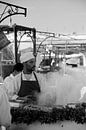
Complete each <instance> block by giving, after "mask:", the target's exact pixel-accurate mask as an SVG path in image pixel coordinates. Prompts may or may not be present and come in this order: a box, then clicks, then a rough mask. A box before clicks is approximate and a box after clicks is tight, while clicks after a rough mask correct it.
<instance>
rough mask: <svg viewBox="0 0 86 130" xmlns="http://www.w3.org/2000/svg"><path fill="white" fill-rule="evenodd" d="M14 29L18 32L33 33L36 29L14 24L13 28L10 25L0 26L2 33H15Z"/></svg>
mask: <svg viewBox="0 0 86 130" xmlns="http://www.w3.org/2000/svg"><path fill="white" fill-rule="evenodd" d="M14 27H16V29H17V31H33V30H34V28H29V27H25V26H21V25H16V24H14V25H13V26H12V27H11V26H8V25H0V29H1V30H2V31H13V29H14Z"/></svg>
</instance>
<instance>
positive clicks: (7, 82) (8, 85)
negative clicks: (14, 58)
mask: <svg viewBox="0 0 86 130" xmlns="http://www.w3.org/2000/svg"><path fill="white" fill-rule="evenodd" d="M22 70H23V64H22V63H16V64H15V65H14V66H13V71H12V73H11V74H10V75H9V76H7V77H6V78H5V79H4V87H5V90H6V93H7V95H8V98H9V100H12V99H15V97H16V95H15V86H14V85H15V84H14V78H15V76H16V75H19V74H20V73H21V72H22Z"/></svg>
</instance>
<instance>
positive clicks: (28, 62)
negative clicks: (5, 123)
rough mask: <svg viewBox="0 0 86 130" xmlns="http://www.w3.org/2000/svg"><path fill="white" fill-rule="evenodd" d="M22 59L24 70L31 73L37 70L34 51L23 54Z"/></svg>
mask: <svg viewBox="0 0 86 130" xmlns="http://www.w3.org/2000/svg"><path fill="white" fill-rule="evenodd" d="M20 61H21V63H23V66H24V68H23V72H24V73H25V74H29V73H31V72H32V71H34V70H35V57H34V55H33V52H26V53H23V54H21V56H20Z"/></svg>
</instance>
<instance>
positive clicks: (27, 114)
mask: <svg viewBox="0 0 86 130" xmlns="http://www.w3.org/2000/svg"><path fill="white" fill-rule="evenodd" d="M11 114H12V123H15V124H18V123H26V124H27V125H29V124H32V123H34V122H40V123H41V124H43V123H45V124H52V123H56V122H60V121H65V120H67V121H75V122H76V123H81V124H83V123H86V103H80V104H79V103H77V104H73V103H72V104H67V105H65V106H62V105H58V106H52V107H47V106H38V105H32V104H31V105H23V106H21V107H16V108H15V107H12V109H11Z"/></svg>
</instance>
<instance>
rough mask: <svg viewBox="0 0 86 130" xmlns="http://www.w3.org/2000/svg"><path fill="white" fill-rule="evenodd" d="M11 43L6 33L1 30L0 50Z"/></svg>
mask: <svg viewBox="0 0 86 130" xmlns="http://www.w3.org/2000/svg"><path fill="white" fill-rule="evenodd" d="M9 44H10V41H9V40H8V39H7V37H6V35H5V34H4V33H3V32H2V31H0V50H1V49H3V48H4V47H6V46H7V45H9Z"/></svg>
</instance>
